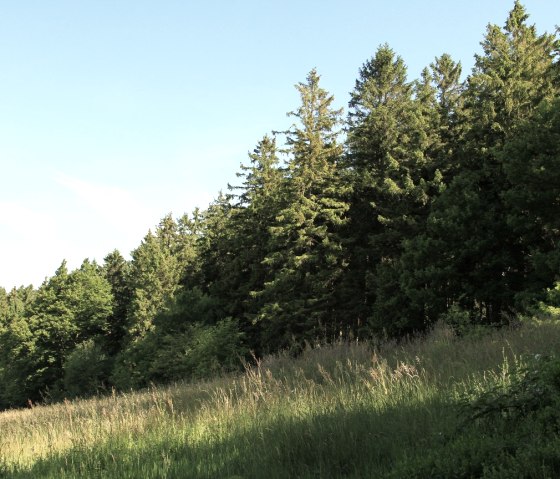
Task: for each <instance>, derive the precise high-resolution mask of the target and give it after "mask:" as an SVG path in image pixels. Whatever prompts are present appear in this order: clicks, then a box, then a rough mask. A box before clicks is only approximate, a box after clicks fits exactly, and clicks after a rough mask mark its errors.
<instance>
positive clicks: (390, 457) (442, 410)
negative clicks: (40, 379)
mask: <svg viewBox="0 0 560 479" xmlns="http://www.w3.org/2000/svg"><path fill="white" fill-rule="evenodd" d="M288 412H289V411H285V414H283V415H280V416H278V417H276V418H275V419H270V418H269V416H266V417H264V418H263V419H259V418H258V417H257V418H256V419H253V421H251V422H249V421H248V420H247V421H244V420H243V418H240V419H239V420H238V421H236V422H235V423H234V424H233V426H232V428H231V430H228V431H219V432H216V434H213V433H212V431H208V432H207V434H205V436H204V438H203V439H199V440H197V441H196V442H189V438H188V434H181V433H180V432H177V431H176V432H175V433H169V434H168V435H167V437H163V438H162V437H149V436H145V437H143V438H139V440H138V443H137V444H136V445H135V446H132V445H131V444H130V442H128V443H125V442H123V441H121V440H120V439H119V438H112V439H109V440H108V441H107V442H105V443H102V444H94V445H92V447H91V448H87V449H72V450H69V451H67V452H66V453H64V454H60V455H53V456H51V457H49V458H47V459H44V460H41V461H38V462H37V463H35V465H34V466H33V467H32V468H31V469H30V470H27V471H11V472H10V473H9V474H7V475H5V476H4V477H11V478H14V479H23V478H34V479H36V478H57V479H60V478H70V477H72V478H136V479H140V478H190V477H192V478H236V479H239V478H266V479H283V478H295V477H301V478H340V477H348V478H350V477H355V478H361V477H384V476H385V475H386V474H387V473H388V472H389V471H391V469H392V468H393V465H394V463H395V462H396V461H399V460H401V459H402V457H403V455H406V454H415V453H417V452H418V451H422V450H424V449H425V448H427V447H433V446H434V445H435V444H440V443H441V442H442V441H443V437H444V435H445V434H447V432H448V430H449V429H450V428H453V427H454V414H453V411H452V410H451V409H450V408H449V407H443V405H442V404H437V403H431V404H424V405H423V406H422V407H404V408H398V409H390V410H385V411H382V412H376V411H374V410H371V409H366V408H361V409H359V410H352V411H348V410H344V409H342V408H340V409H334V410H333V411H331V412H329V413H323V414H320V415H310V416H305V417H299V418H298V417H294V416H293V415H289V416H288V414H287V413H288ZM255 423H258V425H255ZM442 429H446V431H442Z"/></svg>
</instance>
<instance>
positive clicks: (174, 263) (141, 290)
mask: <svg viewBox="0 0 560 479" xmlns="http://www.w3.org/2000/svg"><path fill="white" fill-rule="evenodd" d="M182 246H183V243H182V242H181V241H180V238H179V233H178V227H177V223H176V222H175V220H174V219H173V218H172V217H171V215H167V216H165V217H164V218H163V219H162V220H161V222H160V223H159V225H158V226H157V228H156V230H155V233H152V232H151V231H150V232H148V234H147V235H146V236H145V237H144V240H143V241H142V243H141V245H140V246H139V247H138V248H136V249H135V250H134V251H133V252H132V263H131V271H130V288H131V290H132V298H131V301H130V306H129V308H128V318H127V333H128V338H129V340H135V339H137V338H142V337H143V336H144V335H145V334H146V332H147V331H149V330H150V329H152V326H153V320H154V318H155V316H156V315H157V314H158V313H160V312H161V311H162V310H164V309H165V307H166V304H167V302H168V301H169V300H170V299H171V298H172V297H173V296H174V295H175V293H176V292H177V290H178V288H179V286H180V280H181V279H182V265H181V264H180V258H181V252H182Z"/></svg>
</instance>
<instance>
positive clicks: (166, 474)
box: [0, 321, 560, 479]
mask: <svg viewBox="0 0 560 479" xmlns="http://www.w3.org/2000/svg"><path fill="white" fill-rule="evenodd" d="M537 353H538V354H552V353H554V354H559V355H560V323H559V322H555V321H547V322H542V323H537V322H531V323H527V324H524V325H523V326H522V327H521V328H518V329H515V330H508V331H501V332H496V333H492V334H490V335H486V336H484V337H481V338H478V339H473V338H470V339H469V338H467V339H457V338H454V337H453V335H452V334H451V333H450V331H449V330H448V329H446V328H444V327H441V326H440V327H437V328H436V329H435V330H434V331H433V332H432V334H431V335H430V336H429V337H428V338H427V339H425V340H418V341H413V342H410V343H408V344H406V345H401V346H397V345H392V344H386V345H384V346H383V347H381V348H380V349H379V348H378V349H376V350H375V351H374V350H373V349H372V348H371V346H368V345H365V344H354V345H351V346H349V345H337V346H330V347H323V348H318V349H313V350H309V351H307V352H306V353H305V354H304V355H303V356H302V357H300V358H298V359H297V360H291V359H289V358H287V357H282V356H277V357H272V358H268V359H266V360H264V361H262V362H261V363H260V365H259V367H258V368H254V369H250V370H247V371H246V372H245V373H244V374H243V375H239V376H235V377H230V378H221V379H217V380H215V381H212V382H206V383H198V384H194V385H175V386H172V387H168V388H154V389H153V390H151V391H144V392H140V393H130V394H123V395H120V394H118V395H113V396H110V397H105V398H98V399H92V400H85V401H72V402H66V403H63V404H58V405H52V406H44V407H35V408H33V409H27V410H19V411H8V412H4V413H1V414H0V477H3V475H4V476H5V477H14V478H43V477H44V478H56V479H59V478H68V477H73V478H74V477H75V478H84V477H86V478H89V477H91V478H93V477H100V478H101V477H111V478H113V477H118V478H185V477H212V478H214V477H215V478H228V477H230V478H233V477H236V478H239V477H243V478H260V477H264V478H267V479H273V478H292V477H310V478H311V477H320V478H323V477H324V478H328V477H411V476H412V475H415V476H416V477H426V478H427V477H482V476H484V477H542V478H544V477H549V476H550V477H552V474H549V472H550V471H556V472H558V471H560V464H558V469H554V468H555V467H556V466H555V464H556V463H555V462H554V461H556V462H559V459H558V457H557V456H558V455H559V454H560V453H555V452H554V451H556V450H558V448H557V446H560V443H559V442H558V436H557V435H556V436H554V441H552V446H550V447H553V450H552V452H551V453H550V454H549V455H551V458H550V460H549V461H548V460H547V459H546V458H545V459H543V458H541V457H540V456H539V458H537V459H535V461H537V463H538V464H537V466H539V467H540V469H539V468H538V467H535V464H529V462H530V461H527V460H525V463H526V464H525V466H523V467H525V472H523V471H522V470H521V469H520V472H519V475H517V476H511V475H506V474H505V473H504V474H502V475H500V471H498V470H496V468H492V467H486V466H485V465H484V464H485V463H484V461H485V460H486V459H488V460H489V463H492V457H496V454H501V452H500V451H503V450H507V447H511V444H509V445H508V444H507V434H506V435H504V437H503V438H502V436H499V437H498V439H496V437H494V436H489V435H487V434H482V433H479V432H478V431H477V430H475V429H472V428H471V429H470V430H469V431H467V432H466V433H465V434H462V435H459V436H458V433H457V431H458V425H459V422H460V418H459V417H458V414H457V408H456V405H455V404H456V402H457V400H458V399H459V398H460V397H461V396H462V395H463V393H464V392H465V391H476V390H480V391H482V390H485V389H487V388H488V387H491V386H492V385H494V384H499V383H501V382H507V380H508V379H507V370H508V369H509V368H511V367H513V366H514V365H515V364H516V363H517V362H519V361H520V358H522V357H523V355H535V354H537ZM446 451H450V452H447V453H446ZM446 454H451V455H452V457H451V456H450V457H449V458H447V459H446ZM457 454H459V455H460V456H461V457H460V458H459V459H457ZM448 459H449V464H447V463H446V462H445V461H447V460H448ZM453 461H455V462H454V463H453ZM457 461H459V463H457ZM547 461H548V462H547ZM547 464H548V466H547ZM551 464H552V465H551ZM543 466H546V467H548V470H547V469H546V467H545V468H544V469H543ZM520 467H521V466H520ZM446 468H447V469H446ZM449 468H452V471H453V472H450V470H449ZM551 468H552V469H551ZM535 469H536V471H535V472H534V473H532V472H530V471H533V470H535ZM2 471H3V472H2ZM543 471H544V472H543ZM547 471H548V472H547ZM508 474H510V473H508Z"/></svg>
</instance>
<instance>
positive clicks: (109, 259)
mask: <svg viewBox="0 0 560 479" xmlns="http://www.w3.org/2000/svg"><path fill="white" fill-rule="evenodd" d="M103 274H104V276H105V278H106V279H107V281H108V282H109V284H110V285H111V292H112V294H113V308H112V315H111V318H110V319H109V325H108V328H109V330H108V332H107V337H106V348H107V352H108V353H109V354H110V355H115V354H116V353H117V352H118V351H119V350H120V349H121V347H122V342H123V339H124V337H125V336H126V331H127V317H128V310H129V308H130V302H131V300H132V289H131V286H130V263H129V262H127V261H126V260H125V259H124V257H123V256H122V254H121V253H120V252H119V251H118V250H114V251H112V252H111V253H109V254H108V255H107V256H105V259H104V264H103Z"/></svg>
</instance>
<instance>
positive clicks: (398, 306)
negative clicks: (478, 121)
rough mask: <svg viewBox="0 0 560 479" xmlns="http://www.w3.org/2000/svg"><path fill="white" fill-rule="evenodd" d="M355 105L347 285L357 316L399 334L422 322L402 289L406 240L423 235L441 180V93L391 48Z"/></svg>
mask: <svg viewBox="0 0 560 479" xmlns="http://www.w3.org/2000/svg"><path fill="white" fill-rule="evenodd" d="M350 107H351V111H350V115H349V120H348V121H349V130H348V149H349V152H348V156H347V161H348V166H349V167H350V168H351V170H352V172H353V174H354V178H355V179H354V184H355V187H354V196H353V200H352V206H351V210H350V218H351V222H350V232H349V236H350V239H351V242H350V247H351V251H352V263H351V264H352V271H351V274H350V275H349V277H348V283H347V284H349V285H350V286H351V289H352V290H354V291H355V294H356V296H357V297H356V302H355V304H356V309H355V311H354V314H355V315H356V317H357V318H359V319H360V320H361V321H362V323H363V322H365V321H366V320H367V321H368V322H369V325H370V326H371V327H373V328H374V329H377V330H379V329H387V330H391V331H392V332H393V333H394V332H398V331H401V330H402V329H406V328H409V327H411V325H410V322H413V321H414V318H411V317H410V315H411V312H410V311H408V310H407V309H406V305H405V304H404V303H403V296H402V294H401V292H400V279H399V277H400V269H401V268H400V255H401V253H402V245H403V241H404V240H406V239H407V238H410V237H413V236H414V235H417V234H418V233H419V232H420V231H422V229H423V227H424V223H425V218H426V216H427V214H428V211H429V205H430V200H431V196H432V192H433V191H437V190H438V189H439V185H440V183H441V174H440V173H439V171H438V170H437V169H436V163H435V162H434V158H433V156H434V154H435V153H434V152H436V151H437V150H438V148H440V145H439V138H438V137H437V129H438V128H437V127H438V124H439V118H438V115H437V109H436V91H435V89H434V88H433V87H432V86H431V83H430V78H429V73H428V71H427V70H426V71H424V72H423V78H422V80H421V81H419V82H417V83H410V82H408V81H407V79H406V66H405V64H404V62H403V60H402V59H401V58H400V57H398V56H396V55H395V53H394V52H393V50H392V49H391V48H389V47H388V46H387V45H383V46H381V47H380V48H379V49H378V51H377V52H376V54H375V56H374V57H373V58H372V59H371V60H369V61H368V62H366V63H365V64H364V66H363V67H362V69H361V70H360V77H359V79H358V80H357V81H356V88H355V90H354V92H353V93H352V97H351V101H350ZM395 311H400V312H401V314H400V317H399V314H395ZM389 318H391V319H392V321H391V322H389Z"/></svg>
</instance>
